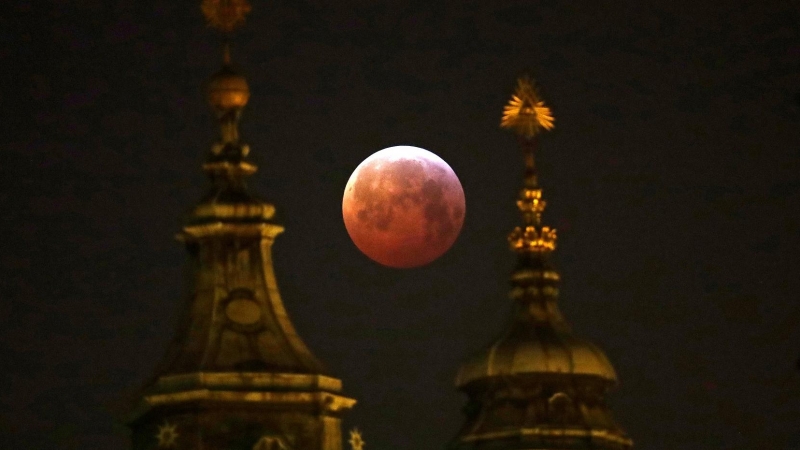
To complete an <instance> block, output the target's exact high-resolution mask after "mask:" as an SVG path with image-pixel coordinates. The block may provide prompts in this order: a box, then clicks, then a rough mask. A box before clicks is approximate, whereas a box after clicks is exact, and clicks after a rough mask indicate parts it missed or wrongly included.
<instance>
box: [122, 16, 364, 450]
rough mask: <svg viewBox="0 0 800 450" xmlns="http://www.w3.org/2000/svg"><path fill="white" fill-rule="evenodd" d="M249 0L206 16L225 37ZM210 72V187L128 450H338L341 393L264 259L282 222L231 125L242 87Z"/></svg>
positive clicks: (193, 224) (193, 221)
mask: <svg viewBox="0 0 800 450" xmlns="http://www.w3.org/2000/svg"><path fill="white" fill-rule="evenodd" d="M249 10H250V6H249V4H248V3H247V1H246V0H205V1H203V3H202V11H203V13H204V15H205V16H206V19H207V20H208V22H209V24H210V25H211V26H213V27H215V28H217V29H219V30H220V31H222V32H223V33H226V34H229V33H231V32H232V31H233V30H234V29H235V28H236V27H237V26H238V25H239V24H241V23H242V22H243V21H244V18H245V15H246V14H247V13H248V12H249ZM224 54H225V56H224V62H223V66H222V69H221V70H220V71H219V72H217V73H216V74H215V75H214V76H213V77H212V78H211V80H210V82H209V85H208V99H209V102H210V104H211V107H212V108H213V110H214V112H215V114H216V117H217V121H218V123H219V127H220V137H219V140H218V141H217V142H216V143H215V144H214V145H212V147H211V150H210V151H209V153H208V155H207V158H206V161H205V163H204V164H203V171H204V172H205V173H206V174H207V175H208V178H209V179H210V181H211V183H210V185H211V186H210V188H209V191H208V193H207V194H206V195H205V196H204V197H203V198H202V200H201V201H200V202H199V204H197V205H196V206H195V207H194V209H193V210H192V211H191V213H190V214H189V217H188V218H187V220H186V222H185V226H184V227H183V229H182V230H181V231H180V233H179V234H178V239H179V240H180V241H182V242H183V243H184V244H185V245H186V248H187V250H188V253H189V257H190V275H189V277H190V278H189V280H188V281H189V282H188V285H189V292H187V293H186V298H185V302H184V303H183V305H182V317H181V320H180V322H179V326H178V330H177V334H176V336H175V338H174V340H173V342H172V344H171V345H170V348H169V349H168V351H167V354H166V357H165V359H164V361H163V362H162V364H161V365H160V367H158V368H157V370H156V373H155V376H154V377H153V378H152V379H151V380H150V381H149V382H148V383H146V385H145V387H144V389H143V392H142V393H141V396H140V401H139V404H138V406H137V407H136V408H135V409H134V411H133V412H132V413H131V415H130V418H129V421H128V424H129V426H130V428H131V430H132V441H133V445H132V448H133V450H151V449H152V450H155V449H175V450H201V449H202V450H290V449H298V450H341V449H342V435H341V414H342V413H343V412H345V411H347V410H348V409H350V408H351V407H352V406H353V404H355V400H353V399H350V398H347V397H345V396H343V395H342V394H341V390H342V383H341V381H340V380H339V379H336V378H333V377H331V376H329V375H328V374H327V372H326V370H325V369H324V367H323V365H322V364H321V363H320V361H319V360H317V358H316V357H315V356H314V355H313V354H312V353H311V351H309V349H308V348H307V347H306V345H305V344H304V343H303V341H302V340H301V339H300V337H299V336H298V334H297V332H296V331H295V329H294V327H293V325H292V323H291V321H290V320H289V317H288V315H287V313H286V310H285V309H284V306H283V302H282V300H281V296H280V293H279V292H278V285H277V282H276V280H275V274H274V271H273V266H272V244H273V242H274V241H275V238H276V236H278V234H280V233H281V232H282V231H283V227H282V226H280V225H279V224H277V223H276V222H275V221H274V215H275V207H274V206H273V205H272V204H270V203H268V202H266V201H264V200H262V199H260V198H258V197H257V196H255V195H253V194H251V193H250V191H249V190H248V188H247V185H246V182H245V180H246V179H247V177H249V176H250V175H252V174H253V173H254V172H255V171H256V166H255V164H253V163H252V162H251V161H250V160H249V159H248V153H249V152H250V148H249V147H248V145H247V144H245V143H244V142H243V141H242V140H241V138H240V136H239V131H238V122H239V117H240V115H241V113H242V109H243V108H244V107H245V105H246V104H247V101H248V98H249V95H250V91H249V88H248V85H247V81H246V79H245V78H244V77H243V76H241V75H240V74H238V73H237V72H236V71H235V69H234V68H233V66H232V64H231V58H230V51H229V48H228V46H227V44H226V46H225V51H224Z"/></svg>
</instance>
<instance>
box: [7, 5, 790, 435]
mask: <svg viewBox="0 0 800 450" xmlns="http://www.w3.org/2000/svg"><path fill="white" fill-rule="evenodd" d="M196 3H199V1H197V2H195V1H188V2H173V1H166V0H164V1H141V0H140V1H133V0H117V1H101V0H79V1H78V0H73V1H70V0H59V1H50V2H39V1H36V2H34V1H28V2H19V1H17V2H16V3H11V4H6V6H5V7H4V8H3V13H2V14H0V59H1V60H2V62H3V70H2V71H0V86H2V88H0V105H2V106H3V110H4V114H3V119H2V137H3V139H2V142H3V143H2V148H0V184H1V185H2V189H0V207H1V208H2V210H3V211H4V213H3V216H4V217H3V220H2V222H1V223H2V230H1V231H2V233H1V234H0V239H2V246H1V247H0V248H2V250H0V270H1V271H2V272H0V386H1V387H0V448H3V449H23V448H24V449H78V448H81V449H84V448H114V449H116V448H119V449H126V448H128V442H127V437H126V429H125V428H124V426H122V425H121V424H119V423H117V422H115V421H114V419H113V417H112V415H111V413H110V412H109V411H110V410H112V409H113V408H114V405H115V404H116V402H117V399H118V398H119V397H120V396H121V395H122V393H124V391H126V390H127V389H129V388H133V387H135V386H137V385H138V384H139V383H141V382H142V381H144V379H145V378H146V377H148V376H149V375H150V374H151V373H152V371H153V370H154V366H155V364H156V362H157V361H158V360H159V359H160V358H161V356H162V355H163V351H164V350H165V348H166V345H167V342H168V340H169V339H170V337H171V335H172V332H173V326H174V320H175V318H176V314H177V308H178V305H179V303H180V298H181V293H182V289H183V281H182V276H183V267H184V263H185V258H186V255H185V253H184V249H183V248H182V247H181V245H180V244H179V243H177V242H176V241H174V239H173V236H174V234H175V233H176V232H177V231H178V229H179V225H180V217H181V215H182V214H183V213H184V212H185V211H187V210H188V208H189V207H190V206H191V205H193V204H194V202H196V201H197V200H198V199H199V198H200V196H201V195H202V193H203V191H204V189H205V183H206V181H205V180H204V178H203V176H202V174H201V172H200V169H199V165H200V163H201V161H202V155H203V153H204V152H205V151H206V150H207V149H208V147H209V146H210V144H211V142H212V140H213V139H214V138H215V136H216V128H215V125H214V123H213V119H212V115H211V113H210V111H209V109H208V107H207V106H206V104H205V99H204V96H203V94H202V90H201V88H202V86H203V83H204V81H205V80H206V79H207V78H208V77H209V76H210V74H211V73H213V72H214V71H216V70H217V68H218V66H219V47H218V40H217V37H216V36H215V35H214V34H213V33H212V32H210V31H209V30H208V29H206V28H205V26H204V23H203V20H202V17H201V15H200V13H199V9H198V7H197V5H196ZM253 3H254V10H253V13H252V14H251V16H250V18H249V20H248V24H247V26H246V28H245V29H244V30H242V32H240V33H239V35H238V37H237V39H236V41H235V48H234V59H235V60H236V61H237V62H238V63H239V64H240V67H241V68H242V70H243V72H244V73H245V74H246V75H247V76H248V77H249V80H250V83H251V87H252V91H253V95H252V97H251V101H250V105H249V106H248V108H247V110H246V111H245V116H244V119H243V124H242V128H243V134H244V136H245V138H246V140H247V141H249V143H250V144H251V146H252V148H253V154H254V156H255V159H256V161H257V162H258V163H259V164H260V171H259V173H258V174H257V175H256V177H255V180H254V182H253V187H254V189H255V190H256V191H257V192H260V193H262V194H263V195H264V196H265V197H267V198H269V199H271V200H273V201H274V202H275V204H276V205H277V206H278V215H279V216H278V221H279V222H280V223H282V224H283V225H285V226H286V232H285V233H284V235H282V236H280V237H279V238H278V241H277V243H276V245H275V247H274V252H275V260H276V263H275V264H276V266H275V268H276V271H277V275H278V280H279V284H280V287H281V291H282V294H283V297H284V300H285V302H286V307H287V309H288V311H289V313H290V316H291V318H292V320H293V321H294V323H295V325H296V326H297V328H298V330H299V332H300V334H301V336H303V338H304V339H305V340H306V342H307V343H308V344H309V346H310V347H311V348H312V349H313V351H314V352H315V353H316V354H317V355H318V356H319V357H320V358H321V359H322V360H323V361H325V362H326V363H327V365H328V366H329V367H330V369H331V371H332V373H333V374H335V375H337V376H339V377H341V378H342V379H343V381H344V385H345V390H346V392H347V393H348V394H350V395H352V396H354V397H355V398H357V399H358V400H359V403H358V405H357V406H356V408H355V409H354V410H353V411H352V413H350V414H349V415H348V416H347V417H346V420H345V427H346V428H348V429H349V428H350V427H353V426H358V427H359V428H361V429H362V430H363V431H364V434H365V439H366V441H367V449H371V450H394V449H398V450H400V449H436V448H443V446H444V445H445V443H446V442H447V441H448V440H449V439H450V438H452V437H453V436H454V435H455V432H456V430H457V428H458V427H459V426H460V424H461V421H462V416H461V412H460V408H461V406H462V405H463V403H464V400H465V397H464V396H462V395H461V394H459V393H458V392H456V391H455V390H454V386H453V380H454V376H455V373H456V370H457V368H458V366H459V364H460V363H461V362H462V361H464V360H465V358H466V357H467V356H468V355H469V354H470V353H472V352H474V351H477V350H479V349H480V348H482V347H483V346H485V345H486V344H488V343H489V341H490V340H491V339H492V338H494V337H495V336H496V335H497V334H498V333H499V332H500V331H501V330H502V329H503V327H504V326H505V321H506V319H507V316H508V313H509V311H510V307H511V304H510V300H508V299H507V279H508V275H509V273H510V271H511V268H512V265H513V262H514V257H513V255H512V253H511V252H509V251H508V250H507V247H506V242H505V236H506V234H507V233H508V232H509V231H510V230H511V228H513V226H515V225H516V224H517V221H518V218H517V213H516V210H515V207H514V204H513V201H514V196H515V195H516V192H517V189H518V188H519V186H520V183H521V174H520V171H521V159H520V157H519V153H518V150H517V148H516V144H515V142H514V139H513V136H512V135H511V134H510V133H508V132H505V131H501V130H500V129H499V128H498V122H499V118H500V114H501V111H502V107H503V104H504V103H505V101H506V100H507V98H508V96H509V95H510V93H511V89H512V87H513V82H514V79H515V77H516V76H517V75H519V74H520V73H521V72H522V71H524V70H530V71H531V72H532V73H533V74H534V76H535V77H536V78H537V80H538V81H539V84H540V86H541V91H542V94H543V96H544V98H545V99H546V100H547V102H548V103H549V105H551V106H552V108H553V111H554V113H555V115H556V118H557V128H556V130H555V131H554V132H552V133H549V134H547V135H546V136H545V137H544V139H543V140H542V145H541V147H542V151H541V153H540V155H541V156H540V158H539V161H540V168H541V183H542V184H543V186H544V189H545V196H546V198H547V200H548V202H549V209H548V211H546V213H545V221H546V222H548V223H549V224H552V225H554V226H556V227H557V228H558V229H559V235H560V240H559V242H560V247H559V249H558V251H557V255H556V256H557V261H558V265H559V268H560V270H561V272H562V277H563V279H564V284H563V288H562V301H561V307H562V309H563V311H564V313H565V314H566V316H567V318H568V319H569V321H570V322H571V323H572V324H573V326H574V329H575V331H576V333H577V334H578V335H580V336H583V337H586V338H589V339H591V340H592V341H594V342H595V343H597V344H598V345H599V346H600V347H601V348H603V349H604V350H605V351H606V352H607V354H608V356H609V358H610V360H611V361H612V362H613V363H614V365H615V367H616V369H617V371H618V373H619V377H620V381H621V385H620V387H619V389H618V390H616V391H615V392H613V393H612V396H611V404H612V405H613V409H614V411H615V414H616V416H617V418H618V420H619V422H620V423H621V424H622V425H623V427H624V428H625V429H626V430H627V431H628V432H629V433H630V435H631V436H632V437H633V439H634V441H635V442H636V444H637V445H636V448H639V449H648V450H659V449H673V448H681V449H743V450H745V449H746V450H752V449H767V450H768V449H787V448H800V433H799V431H798V430H800V428H798V424H800V372H798V371H797V370H796V369H795V361H796V360H797V358H798V356H800V303H799V302H798V299H797V293H798V292H800V277H798V271H799V270H800V256H798V255H799V254H798V248H800V242H799V239H798V236H799V233H800V104H798V102H799V101H800V100H798V98H797V95H798V92H800V31H799V30H798V27H799V26H800V25H798V24H800V7H798V6H797V5H796V4H794V5H793V2H789V1H783V2H779V1H759V2H743V1H734V2H715V1H676V0H659V1H655V0H654V1H650V2H634V1H625V2H622V1H619V2H612V1H596V2H574V1H573V2H566V1H550V2H538V1H495V2H492V1H481V2H476V1H466V0H462V1H458V2H455V1H452V2H446V1H432V0H423V1H406V2H395V1H392V2H390V1H380V2H379V1H374V0H370V1H360V2H355V1H329V2H324V3H321V2H308V1H290V0H281V1H258V0H253ZM398 144H410V145H416V146H420V147H424V148H427V149H429V150H431V151H433V152H434V153H437V154H438V155H439V156H441V157H442V158H443V159H445V160H446V161H447V162H448V163H449V164H450V166H451V167H453V169H454V170H455V171H456V173H457V174H458V176H459V178H460V179H461V182H462V184H463V187H464V191H465V194H466V198H467V215H466V220H465V224H464V228H463V231H462V234H461V236H460V237H459V239H458V241H457V242H456V244H455V246H454V247H453V248H452V249H451V250H450V251H449V252H448V253H447V254H445V256H443V257H442V258H441V259H440V260H438V261H436V262H435V263H433V264H431V265H430V266H427V267H424V268H418V269H413V270H405V271H398V270H391V269H387V268H383V267H380V266H378V265H376V264H374V263H372V262H371V261H369V260H368V259H366V257H364V256H363V255H361V254H360V253H359V252H358V250H357V249H356V248H355V247H354V246H353V245H352V243H351V242H350V240H349V237H348V236H347V233H346V231H345V229H344V225H343V223H342V219H341V195H342V192H343V189H344V185H345V183H346V181H347V178H348V177H349V175H350V173H351V172H352V170H353V169H354V168H355V167H356V166H357V165H358V163H360V162H361V161H362V160H363V159H364V158H366V157H367V156H368V155H370V154H371V153H373V152H375V151H377V150H379V149H381V148H384V147H388V146H391V145H398Z"/></svg>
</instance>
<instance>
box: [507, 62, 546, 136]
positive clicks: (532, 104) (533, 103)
mask: <svg viewBox="0 0 800 450" xmlns="http://www.w3.org/2000/svg"><path fill="white" fill-rule="evenodd" d="M554 121H555V119H554V118H553V113H552V112H551V111H550V108H548V107H547V106H545V104H544V101H543V100H542V99H541V98H539V94H538V93H537V92H536V88H535V86H534V83H533V80H531V79H530V78H529V77H527V76H525V77H521V78H519V79H518V80H517V89H516V90H515V91H514V95H512V96H511V100H510V101H509V102H508V105H506V107H505V108H503V118H502V120H500V127H502V128H511V129H513V130H514V132H516V133H517V134H518V135H520V136H522V137H524V138H528V139H530V138H532V137H533V136H535V135H537V134H539V132H540V131H541V130H552V129H553V127H554V125H553V122H554Z"/></svg>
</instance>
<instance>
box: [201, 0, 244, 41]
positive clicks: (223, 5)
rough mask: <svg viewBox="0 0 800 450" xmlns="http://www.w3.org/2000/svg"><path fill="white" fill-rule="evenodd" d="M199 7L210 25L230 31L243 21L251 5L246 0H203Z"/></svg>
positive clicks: (226, 31) (223, 30) (225, 31)
mask: <svg viewBox="0 0 800 450" xmlns="http://www.w3.org/2000/svg"><path fill="white" fill-rule="evenodd" d="M200 9H201V10H202V11H203V15H204V16H206V21H207V22H208V25H209V26H210V27H214V28H216V29H218V30H220V31H222V32H224V33H230V32H232V31H233V30H235V29H236V28H238V27H239V26H240V25H241V24H243V23H244V18H245V17H246V16H247V14H248V13H250V10H251V9H252V7H251V6H250V3H249V2H248V1H247V0H203V3H202V4H201V5H200Z"/></svg>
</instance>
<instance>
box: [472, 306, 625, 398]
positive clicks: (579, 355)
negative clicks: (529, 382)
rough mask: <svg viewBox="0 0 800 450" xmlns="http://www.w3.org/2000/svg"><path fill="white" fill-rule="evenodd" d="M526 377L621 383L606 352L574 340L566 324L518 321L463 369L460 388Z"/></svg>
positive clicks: (588, 343)
mask: <svg viewBox="0 0 800 450" xmlns="http://www.w3.org/2000/svg"><path fill="white" fill-rule="evenodd" d="M554 325H555V326H554ZM559 325H562V326H559ZM524 374H531V375H534V374H565V375H566V374H570V375H589V376H596V377H599V378H602V379H604V380H607V381H608V382H610V383H612V384H615V383H616V381H617V374H616V372H615V371H614V367H613V366H612V365H611V363H610V362H609V360H608V358H606V355H605V354H604V353H603V351H602V350H600V349H599V348H598V347H596V346H595V345H594V344H592V343H591V342H588V341H585V340H583V339H579V338H577V337H575V336H573V335H572V333H571V332H570V330H569V327H568V326H567V325H566V324H565V323H564V324H552V323H547V322H546V323H539V324H531V323H530V322H525V321H518V322H516V324H515V326H514V327H513V328H512V329H511V331H510V332H508V333H506V334H505V335H504V336H503V337H501V338H500V339H499V340H498V341H497V342H495V343H494V344H493V345H492V346H490V347H489V349H488V350H485V351H483V352H481V353H480V354H478V355H477V356H476V357H474V358H472V359H471V360H469V361H468V362H467V363H466V364H464V365H462V366H461V369H460V370H459V372H458V376H457V378H456V386H457V387H459V388H463V387H464V386H466V385H467V384H469V383H471V382H473V381H476V380H479V379H485V378H491V377H494V376H510V375H524Z"/></svg>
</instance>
